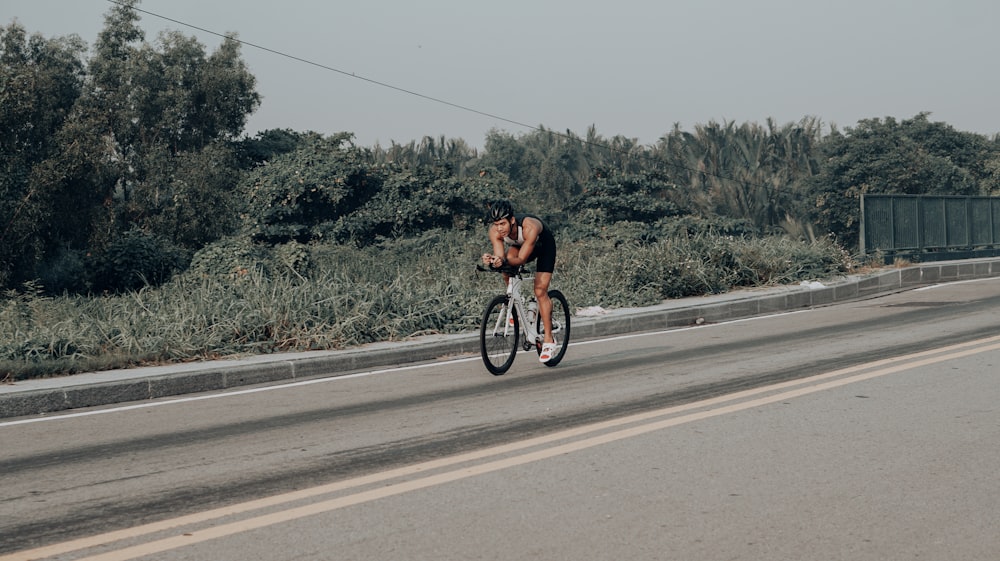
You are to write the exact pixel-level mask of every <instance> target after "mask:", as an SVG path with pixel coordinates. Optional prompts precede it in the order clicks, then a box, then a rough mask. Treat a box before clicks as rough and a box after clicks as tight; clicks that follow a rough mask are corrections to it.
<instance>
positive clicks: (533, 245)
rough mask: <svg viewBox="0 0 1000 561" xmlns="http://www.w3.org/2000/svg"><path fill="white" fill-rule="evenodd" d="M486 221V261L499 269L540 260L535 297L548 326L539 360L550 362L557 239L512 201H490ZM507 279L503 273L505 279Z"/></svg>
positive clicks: (536, 272) (536, 218)
mask: <svg viewBox="0 0 1000 561" xmlns="http://www.w3.org/2000/svg"><path fill="white" fill-rule="evenodd" d="M486 222H487V223H488V224H489V225H490V230H489V237H490V244H491V245H492V246H493V253H492V254H490V253H484V254H483V263H484V264H486V265H488V266H490V267H492V268H494V269H497V268H500V267H502V266H503V265H513V266H515V267H516V266H520V265H524V264H525V263H529V262H531V261H534V260H536V259H537V260H538V263H537V265H536V270H535V286H534V288H535V299H536V300H537V301H538V313H539V315H540V317H541V318H542V325H543V326H544V327H545V338H544V340H543V341H542V351H541V353H540V354H539V355H538V360H539V361H540V362H548V361H549V359H551V358H552V357H553V356H554V355H555V354H556V349H557V346H556V344H555V339H554V338H553V337H552V300H550V299H549V283H550V282H551V281H552V272H553V271H554V270H555V266H556V239H555V237H554V236H553V235H552V231H551V230H549V229H548V228H546V227H545V224H543V223H542V221H541V219H539V218H538V217H537V216H531V215H529V214H517V215H515V214H514V208H513V206H512V205H511V203H510V201H496V202H494V203H491V204H490V206H489V209H488V210H487V212H486ZM505 246H506V249H505ZM506 280H507V278H506V275H504V281H505V282H506Z"/></svg>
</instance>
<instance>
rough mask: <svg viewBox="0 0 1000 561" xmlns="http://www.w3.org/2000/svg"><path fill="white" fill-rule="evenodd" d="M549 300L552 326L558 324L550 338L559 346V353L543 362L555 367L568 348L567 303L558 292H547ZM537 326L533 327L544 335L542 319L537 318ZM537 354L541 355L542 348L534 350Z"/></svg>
mask: <svg viewBox="0 0 1000 561" xmlns="http://www.w3.org/2000/svg"><path fill="white" fill-rule="evenodd" d="M549 300H551V301H552V322H553V325H555V324H556V322H558V323H559V325H558V328H556V327H554V328H553V333H552V337H553V339H555V340H556V343H557V344H558V345H559V352H557V353H556V355H555V356H554V357H552V358H550V359H549V360H547V361H545V362H543V363H542V364H544V365H545V366H555V365H557V364H559V363H560V362H562V359H563V357H564V356H566V348H567V347H569V329H570V325H569V303H568V302H566V297H565V296H563V293H562V292H559V291H558V290H550V291H549ZM537 321H538V324H537V325H536V326H535V327H536V329H537V330H538V333H544V332H545V327H544V326H543V325H542V318H541V317H539V318H538V320H537ZM535 351H536V352H537V353H538V354H542V348H541V347H540V346H539V347H537V348H536V349H535Z"/></svg>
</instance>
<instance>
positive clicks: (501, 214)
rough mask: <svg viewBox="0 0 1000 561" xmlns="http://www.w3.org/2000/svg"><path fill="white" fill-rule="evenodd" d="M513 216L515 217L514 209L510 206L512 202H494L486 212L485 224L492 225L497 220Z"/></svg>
mask: <svg viewBox="0 0 1000 561" xmlns="http://www.w3.org/2000/svg"><path fill="white" fill-rule="evenodd" d="M511 216H514V207H513V205H511V204H510V201H494V202H492V203H490V206H489V208H488V210H487V211H486V217H485V222H486V223H487V224H492V223H494V222H496V221H497V220H503V219H505V218H510V217H511Z"/></svg>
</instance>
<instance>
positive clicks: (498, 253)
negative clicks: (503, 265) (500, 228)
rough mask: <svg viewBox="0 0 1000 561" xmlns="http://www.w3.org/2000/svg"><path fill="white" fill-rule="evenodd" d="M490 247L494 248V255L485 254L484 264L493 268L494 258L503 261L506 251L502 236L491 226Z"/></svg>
mask: <svg viewBox="0 0 1000 561" xmlns="http://www.w3.org/2000/svg"><path fill="white" fill-rule="evenodd" d="M490 245H492V246H493V254H492V255H490V254H488V253H486V254H483V262H484V263H486V264H487V265H490V266H493V264H492V262H493V260H494V259H493V258H497V259H498V260H503V259H504V254H505V253H506V252H505V250H504V243H503V238H501V237H500V235H499V234H497V231H496V229H495V228H493V227H492V226H490Z"/></svg>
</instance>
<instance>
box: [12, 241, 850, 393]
mask: <svg viewBox="0 0 1000 561" xmlns="http://www.w3.org/2000/svg"><path fill="white" fill-rule="evenodd" d="M641 226H642V227H641V228H631V227H629V226H628V225H620V226H619V227H618V228H617V229H619V230H620V231H619V232H615V233H612V234H606V235H605V236H603V237H597V238H589V237H582V238H579V239H577V240H576V241H567V243H564V244H561V245H560V248H559V256H560V257H559V268H558V271H557V275H556V278H555V283H556V286H558V287H559V288H560V289H562V290H563V291H564V292H566V294H568V295H570V298H571V299H572V300H571V304H572V305H573V306H575V307H582V306H602V307H606V308H615V307H628V306H643V305H649V304H654V303H659V302H660V301H662V300H663V299H664V298H675V297H681V296H689V295H696V294H697V295H700V294H707V293H713V292H723V291H727V290H730V289H731V288H734V287H740V286H762V285H771V284H778V283H786V282H794V281H798V280H804V279H817V278H823V277H828V276H830V275H834V274H837V273H840V272H843V271H845V270H846V269H847V268H848V267H850V263H849V262H848V261H846V260H845V255H844V253H843V252H842V251H841V250H840V249H839V248H838V247H837V246H836V245H835V244H833V243H831V242H828V241H820V242H815V243H805V242H796V241H792V240H789V239H787V238H780V237H766V238H742V237H735V236H728V235H718V234H713V233H701V234H696V235H693V236H689V237H688V236H683V237H673V236H665V237H662V239H652V238H658V236H655V235H653V234H656V233H657V232H655V231H651V230H657V231H658V229H651V228H649V227H648V226H645V225H641ZM640 230H642V231H643V235H642V237H636V236H634V235H631V236H628V234H629V232H632V233H633V234H634V233H636V232H638V231H640ZM626 236H628V237H626ZM564 237H566V238H570V236H564ZM484 240H485V237H484V236H478V237H477V236H469V235H468V234H467V233H466V232H460V231H455V230H441V229H436V230H431V231H429V232H427V233H425V234H424V235H422V236H419V237H416V238H412V239H408V240H406V241H403V242H398V241H393V242H387V243H386V244H384V245H383V244H373V245H370V246H367V247H363V248H359V247H355V246H351V245H346V246H338V245H331V244H322V245H302V244H297V243H294V242H292V243H289V244H285V245H280V246H275V247H273V248H268V249H263V248H262V246H253V245H252V244H251V242H250V241H249V240H247V239H243V240H238V239H232V240H228V241H227V242H226V243H225V244H223V245H224V246H225V247H227V248H228V249H227V251H226V255H236V254H239V255H241V256H242V257H241V258H238V259H232V260H230V261H229V262H228V263H226V264H224V265H221V266H217V265H220V264H222V263H223V261H224V260H216V259H202V258H201V257H199V258H196V259H195V266H193V267H192V268H191V269H189V270H188V271H187V272H186V273H184V274H182V275H179V276H177V277H175V278H174V279H173V280H171V281H169V282H167V283H164V284H163V285H161V286H159V287H145V288H142V289H139V290H136V291H130V292H127V293H123V294H117V295H105V296H100V297H84V296H70V295H65V296H58V297H53V296H46V295H45V294H43V293H42V292H41V291H40V290H30V286H29V290H22V291H20V292H11V293H8V294H7V296H6V298H5V299H4V300H3V301H2V302H0V332H3V333H6V334H8V336H7V337H5V338H4V339H3V340H2V341H0V371H2V372H5V373H6V374H7V375H8V376H11V377H12V378H15V379H17V378H28V377H35V376H48V375H55V374H69V373H74V372H80V371H90V370H98V369H106V368H115V367H126V366H133V365H140V364H150V363H162V362H168V361H190V360H201V359H211V358H218V357H223V356H232V355H247V354H259V353H273V352H281V351H306V350H317V349H336V348H344V347H349V346H353V345H359V344H363V343H370V342H374V341H386V340H404V339H407V338H411V337H415V336H419V335H425V334H433V333H457V332H462V331H469V330H474V329H476V328H477V325H478V321H479V317H480V314H481V313H482V307H483V305H484V303H485V301H486V299H487V297H488V296H490V295H493V294H495V293H497V292H498V291H500V290H501V287H500V285H499V283H498V280H497V278H496V276H494V275H490V274H483V273H476V272H475V269H474V265H475V263H476V262H477V258H478V256H479V255H480V254H481V253H482V251H483V250H484V249H485V247H486V246H485V243H484ZM237 247H242V248H244V250H241V251H235V249H236V248H237ZM209 253H211V251H209Z"/></svg>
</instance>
